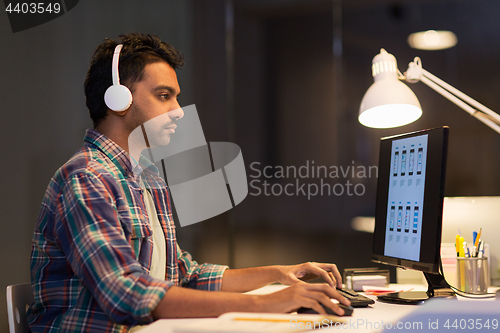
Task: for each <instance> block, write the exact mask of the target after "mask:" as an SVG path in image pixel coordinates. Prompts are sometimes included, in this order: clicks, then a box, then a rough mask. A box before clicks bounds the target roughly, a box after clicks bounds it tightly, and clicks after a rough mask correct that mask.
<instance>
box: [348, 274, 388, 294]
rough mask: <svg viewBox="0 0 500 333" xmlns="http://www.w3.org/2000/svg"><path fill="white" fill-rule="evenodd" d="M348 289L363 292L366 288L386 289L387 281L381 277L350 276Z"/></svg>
mask: <svg viewBox="0 0 500 333" xmlns="http://www.w3.org/2000/svg"><path fill="white" fill-rule="evenodd" d="M346 286H347V289H352V290H356V291H361V290H363V287H364V286H371V287H385V286H387V279H386V277H385V276H381V275H355V276H353V277H351V276H348V277H347V281H346Z"/></svg>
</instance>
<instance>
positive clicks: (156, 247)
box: [142, 182, 167, 280]
mask: <svg viewBox="0 0 500 333" xmlns="http://www.w3.org/2000/svg"><path fill="white" fill-rule="evenodd" d="M142 189H143V191H144V201H145V202H146V211H147V212H148V216H149V225H150V226H151V229H152V230H153V257H152V260H151V269H150V271H149V275H151V276H152V277H154V278H156V279H160V280H165V269H166V266H167V245H166V242H165V234H164V232H163V228H162V227H161V224H160V221H159V220H158V214H157V213H156V207H155V205H154V202H153V197H152V196H151V193H149V191H148V190H146V188H145V186H144V182H143V183H142Z"/></svg>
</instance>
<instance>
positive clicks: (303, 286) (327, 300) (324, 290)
mask: <svg viewBox="0 0 500 333" xmlns="http://www.w3.org/2000/svg"><path fill="white" fill-rule="evenodd" d="M259 297H260V299H259V300H258V301H257V306H258V308H260V311H263V312H292V311H296V310H297V309H299V308H300V307H305V308H311V309H313V310H315V311H316V312H318V313H320V314H326V311H325V309H323V307H322V306H321V304H323V305H324V306H326V307H329V308H330V309H332V310H333V311H334V312H335V313H336V314H338V315H343V314H344V310H343V309H342V308H340V307H339V306H338V305H337V304H336V303H334V302H332V301H331V299H332V298H334V299H336V300H338V301H339V302H340V303H342V304H344V305H350V304H351V302H349V300H347V299H346V298H344V297H343V296H341V295H340V294H339V293H338V292H337V291H336V290H335V289H334V288H332V287H330V286H329V285H327V284H316V283H315V284H309V283H297V284H294V285H293V286H290V287H288V288H285V289H283V290H280V291H277V292H274V293H272V294H268V295H260V296H259ZM259 303H260V304H259Z"/></svg>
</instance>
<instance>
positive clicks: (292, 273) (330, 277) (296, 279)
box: [277, 262, 342, 288]
mask: <svg viewBox="0 0 500 333" xmlns="http://www.w3.org/2000/svg"><path fill="white" fill-rule="evenodd" d="M277 267H278V270H279V271H280V273H281V274H280V275H281V276H280V279H279V282H280V283H282V284H285V285H291V284H296V283H302V282H303V281H308V280H311V279H315V278H318V277H320V278H322V279H323V280H325V282H326V283H328V284H329V285H330V286H331V287H333V288H335V287H336V288H342V277H341V276H340V273H339V270H338V269H337V266H336V265H334V264H323V263H317V262H307V263H304V264H300V265H292V266H277Z"/></svg>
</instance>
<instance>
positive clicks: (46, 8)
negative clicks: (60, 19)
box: [5, 2, 61, 14]
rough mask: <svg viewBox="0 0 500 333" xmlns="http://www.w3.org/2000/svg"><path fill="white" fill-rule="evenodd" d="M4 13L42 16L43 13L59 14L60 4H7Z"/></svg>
mask: <svg viewBox="0 0 500 333" xmlns="http://www.w3.org/2000/svg"><path fill="white" fill-rule="evenodd" d="M5 11H6V12H8V13H9V14H12V13H18V14H28V13H29V14H43V13H50V14H52V13H54V14H59V12H61V4H60V3H58V2H54V3H50V2H49V3H44V2H38V3H35V2H31V3H28V2H22V3H21V2H14V3H10V2H9V3H8V5H7V7H6V8H5Z"/></svg>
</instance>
